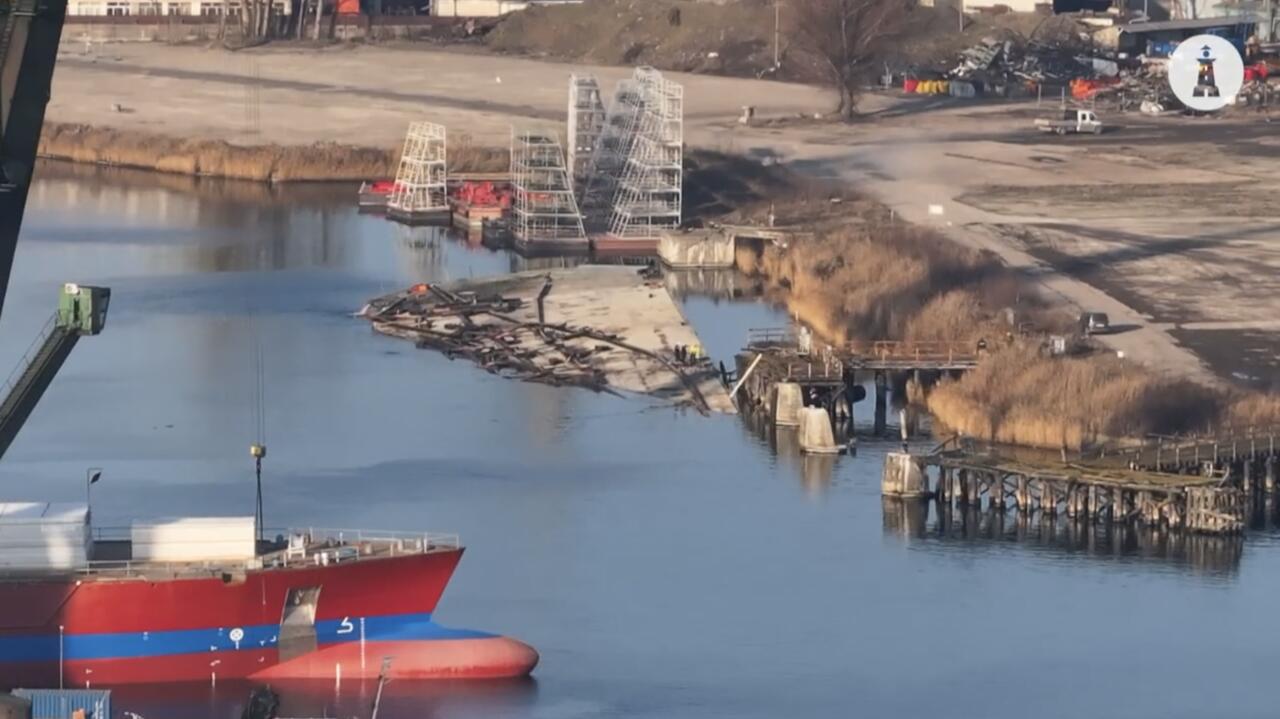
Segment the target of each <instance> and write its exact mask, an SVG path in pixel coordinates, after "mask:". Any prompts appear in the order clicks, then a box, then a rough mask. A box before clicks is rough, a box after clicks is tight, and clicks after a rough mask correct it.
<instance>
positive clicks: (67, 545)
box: [0, 502, 92, 569]
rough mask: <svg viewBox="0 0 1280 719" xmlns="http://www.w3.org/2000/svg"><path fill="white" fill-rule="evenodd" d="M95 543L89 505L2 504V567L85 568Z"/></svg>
mask: <svg viewBox="0 0 1280 719" xmlns="http://www.w3.org/2000/svg"><path fill="white" fill-rule="evenodd" d="M91 543H92V533H91V532H90V531H89V507H88V505H84V504H76V503H66V504H50V503H47V502H0V568H5V569H78V568H83V567H84V566H86V565H87V564H88V563H89V555H90V545H91Z"/></svg>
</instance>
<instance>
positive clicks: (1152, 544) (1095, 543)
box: [881, 497, 1244, 576]
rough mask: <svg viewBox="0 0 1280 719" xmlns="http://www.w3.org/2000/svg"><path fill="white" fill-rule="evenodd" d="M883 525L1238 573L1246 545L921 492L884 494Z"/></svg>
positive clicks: (936, 539)
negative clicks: (956, 501)
mask: <svg viewBox="0 0 1280 719" xmlns="http://www.w3.org/2000/svg"><path fill="white" fill-rule="evenodd" d="M881 506H882V508H883V512H884V533H885V535H886V536H892V537H897V538H899V539H901V540H903V541H904V542H905V543H906V544H907V545H908V546H910V547H913V548H919V547H924V548H930V547H939V546H941V547H945V548H951V549H976V548H982V547H983V546H984V545H989V546H991V547H992V548H996V547H1002V546H1005V545H1007V544H1008V543H1010V542H1016V543H1018V544H1019V545H1023V546H1025V547H1027V548H1029V549H1033V550H1037V551H1048V552H1057V553H1061V554H1064V555H1074V556H1087V557H1092V558H1096V559H1098V560H1103V561H1105V560H1120V561H1123V562H1140V561H1157V562H1165V563H1168V564H1170V565H1172V566H1182V567H1185V568H1187V569H1191V570H1193V571H1197V572H1204V573H1210V574H1217V575H1223V576H1234V575H1235V573H1236V570H1237V569H1238V568H1239V566H1240V557H1241V554H1242V553H1243V551H1244V538H1243V537H1240V536H1234V537H1233V536H1225V537H1224V536H1210V535H1203V534H1195V533H1191V532H1180V531H1170V530H1168V529H1164V528H1160V527H1140V526H1136V525H1132V524H1128V523H1114V524H1113V523H1110V522H1104V523H1099V524H1094V523H1092V522H1090V521H1088V520H1087V519H1073V518H1070V517H1066V516H1052V515H1043V514H1041V513H1039V512H1036V513H1028V512H1018V511H1016V510H1000V509H993V508H990V507H988V508H986V509H978V508H976V507H969V508H953V507H950V506H942V505H939V504H938V503H936V502H932V501H927V500H919V499H901V498H898V497H882V498H881Z"/></svg>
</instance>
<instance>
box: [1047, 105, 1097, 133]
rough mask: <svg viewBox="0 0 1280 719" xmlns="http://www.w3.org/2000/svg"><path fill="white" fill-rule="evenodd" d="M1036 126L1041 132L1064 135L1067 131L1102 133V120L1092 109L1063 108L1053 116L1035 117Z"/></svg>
mask: <svg viewBox="0 0 1280 719" xmlns="http://www.w3.org/2000/svg"><path fill="white" fill-rule="evenodd" d="M1036 127H1037V128H1039V129H1040V131H1041V132H1053V133H1057V134H1059V135H1065V134H1067V133H1068V132H1091V133H1093V134H1095V135H1098V134H1101V133H1102V121H1101V120H1099V119H1098V116H1097V115H1096V114H1094V113H1093V111H1092V110H1063V111H1062V112H1061V113H1058V114H1056V115H1054V116H1053V117H1041V118H1037V119H1036Z"/></svg>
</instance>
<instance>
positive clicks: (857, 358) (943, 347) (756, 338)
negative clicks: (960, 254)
mask: <svg viewBox="0 0 1280 719" xmlns="http://www.w3.org/2000/svg"><path fill="white" fill-rule="evenodd" d="M980 358H981V351H980V350H979V348H978V347H977V346H976V345H974V344H971V343H962V342H895V341H877V342H857V343H850V344H847V345H844V346H838V347H837V346H832V345H827V344H819V343H817V342H815V341H814V340H813V338H812V337H811V336H810V335H809V334H808V332H807V330H804V329H803V328H802V329H800V330H799V331H793V330H790V329H753V330H750V333H749V336H748V342H747V346H746V348H745V349H744V350H743V351H742V352H741V353H739V354H738V356H737V358H736V370H737V372H736V376H737V378H738V379H737V383H736V384H735V387H734V390H733V394H735V395H736V396H738V398H739V406H742V405H743V404H744V403H745V404H746V405H747V406H751V407H754V408H756V409H759V410H763V411H766V412H768V413H769V414H773V413H774V412H775V403H776V397H777V391H778V390H777V388H778V387H779V386H782V385H796V386H798V387H799V392H800V394H801V396H802V397H803V399H804V404H805V405H806V406H817V407H823V408H825V409H827V410H828V412H829V413H830V414H831V417H832V422H833V424H838V423H839V422H840V420H841V419H844V420H845V422H846V423H847V424H848V425H850V426H851V425H852V418H853V404H854V403H855V402H859V401H861V400H862V399H864V398H865V396H866V390H864V389H863V388H862V386H861V383H862V382H864V381H865V380H867V379H868V378H871V379H873V380H874V388H875V410H874V412H875V414H874V430H873V431H874V433H875V434H877V435H880V434H883V433H884V431H885V427H886V417H887V410H888V398H889V390H890V387H894V388H896V389H895V392H897V393H904V392H905V388H906V383H907V380H908V379H911V378H913V379H915V380H916V381H917V382H920V381H922V380H923V379H924V375H928V376H930V377H935V378H936V377H937V376H940V375H941V374H942V373H958V372H963V371H965V370H969V369H972V368H974V367H976V366H977V364H978V362H979V360H980Z"/></svg>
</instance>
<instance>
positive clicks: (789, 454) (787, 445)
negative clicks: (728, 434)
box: [740, 408, 840, 497]
mask: <svg viewBox="0 0 1280 719" xmlns="http://www.w3.org/2000/svg"><path fill="white" fill-rule="evenodd" d="M740 416H741V418H742V424H743V426H744V427H745V428H746V430H747V431H748V433H750V434H751V435H752V436H753V437H755V439H756V440H757V441H759V442H761V443H762V444H764V445H765V446H767V447H768V448H769V450H770V451H771V452H772V453H773V455H774V457H775V458H776V460H777V465H778V467H779V468H784V469H785V470H786V471H787V472H788V473H791V474H794V475H795V476H796V478H797V479H798V480H799V482H800V486H801V487H803V488H804V491H805V493H806V494H807V495H808V496H810V497H822V496H823V495H825V494H826V492H827V490H829V489H830V488H831V483H832V480H833V478H834V477H835V472H836V465H837V464H838V463H839V461H840V456H839V455H833V454H809V453H806V452H803V451H801V450H800V436H799V432H798V431H797V429H796V428H795V427H779V426H777V425H775V424H774V423H773V418H772V417H770V416H769V415H768V413H766V412H762V411H755V410H752V409H751V408H745V411H743V412H742V413H741V415H740Z"/></svg>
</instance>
